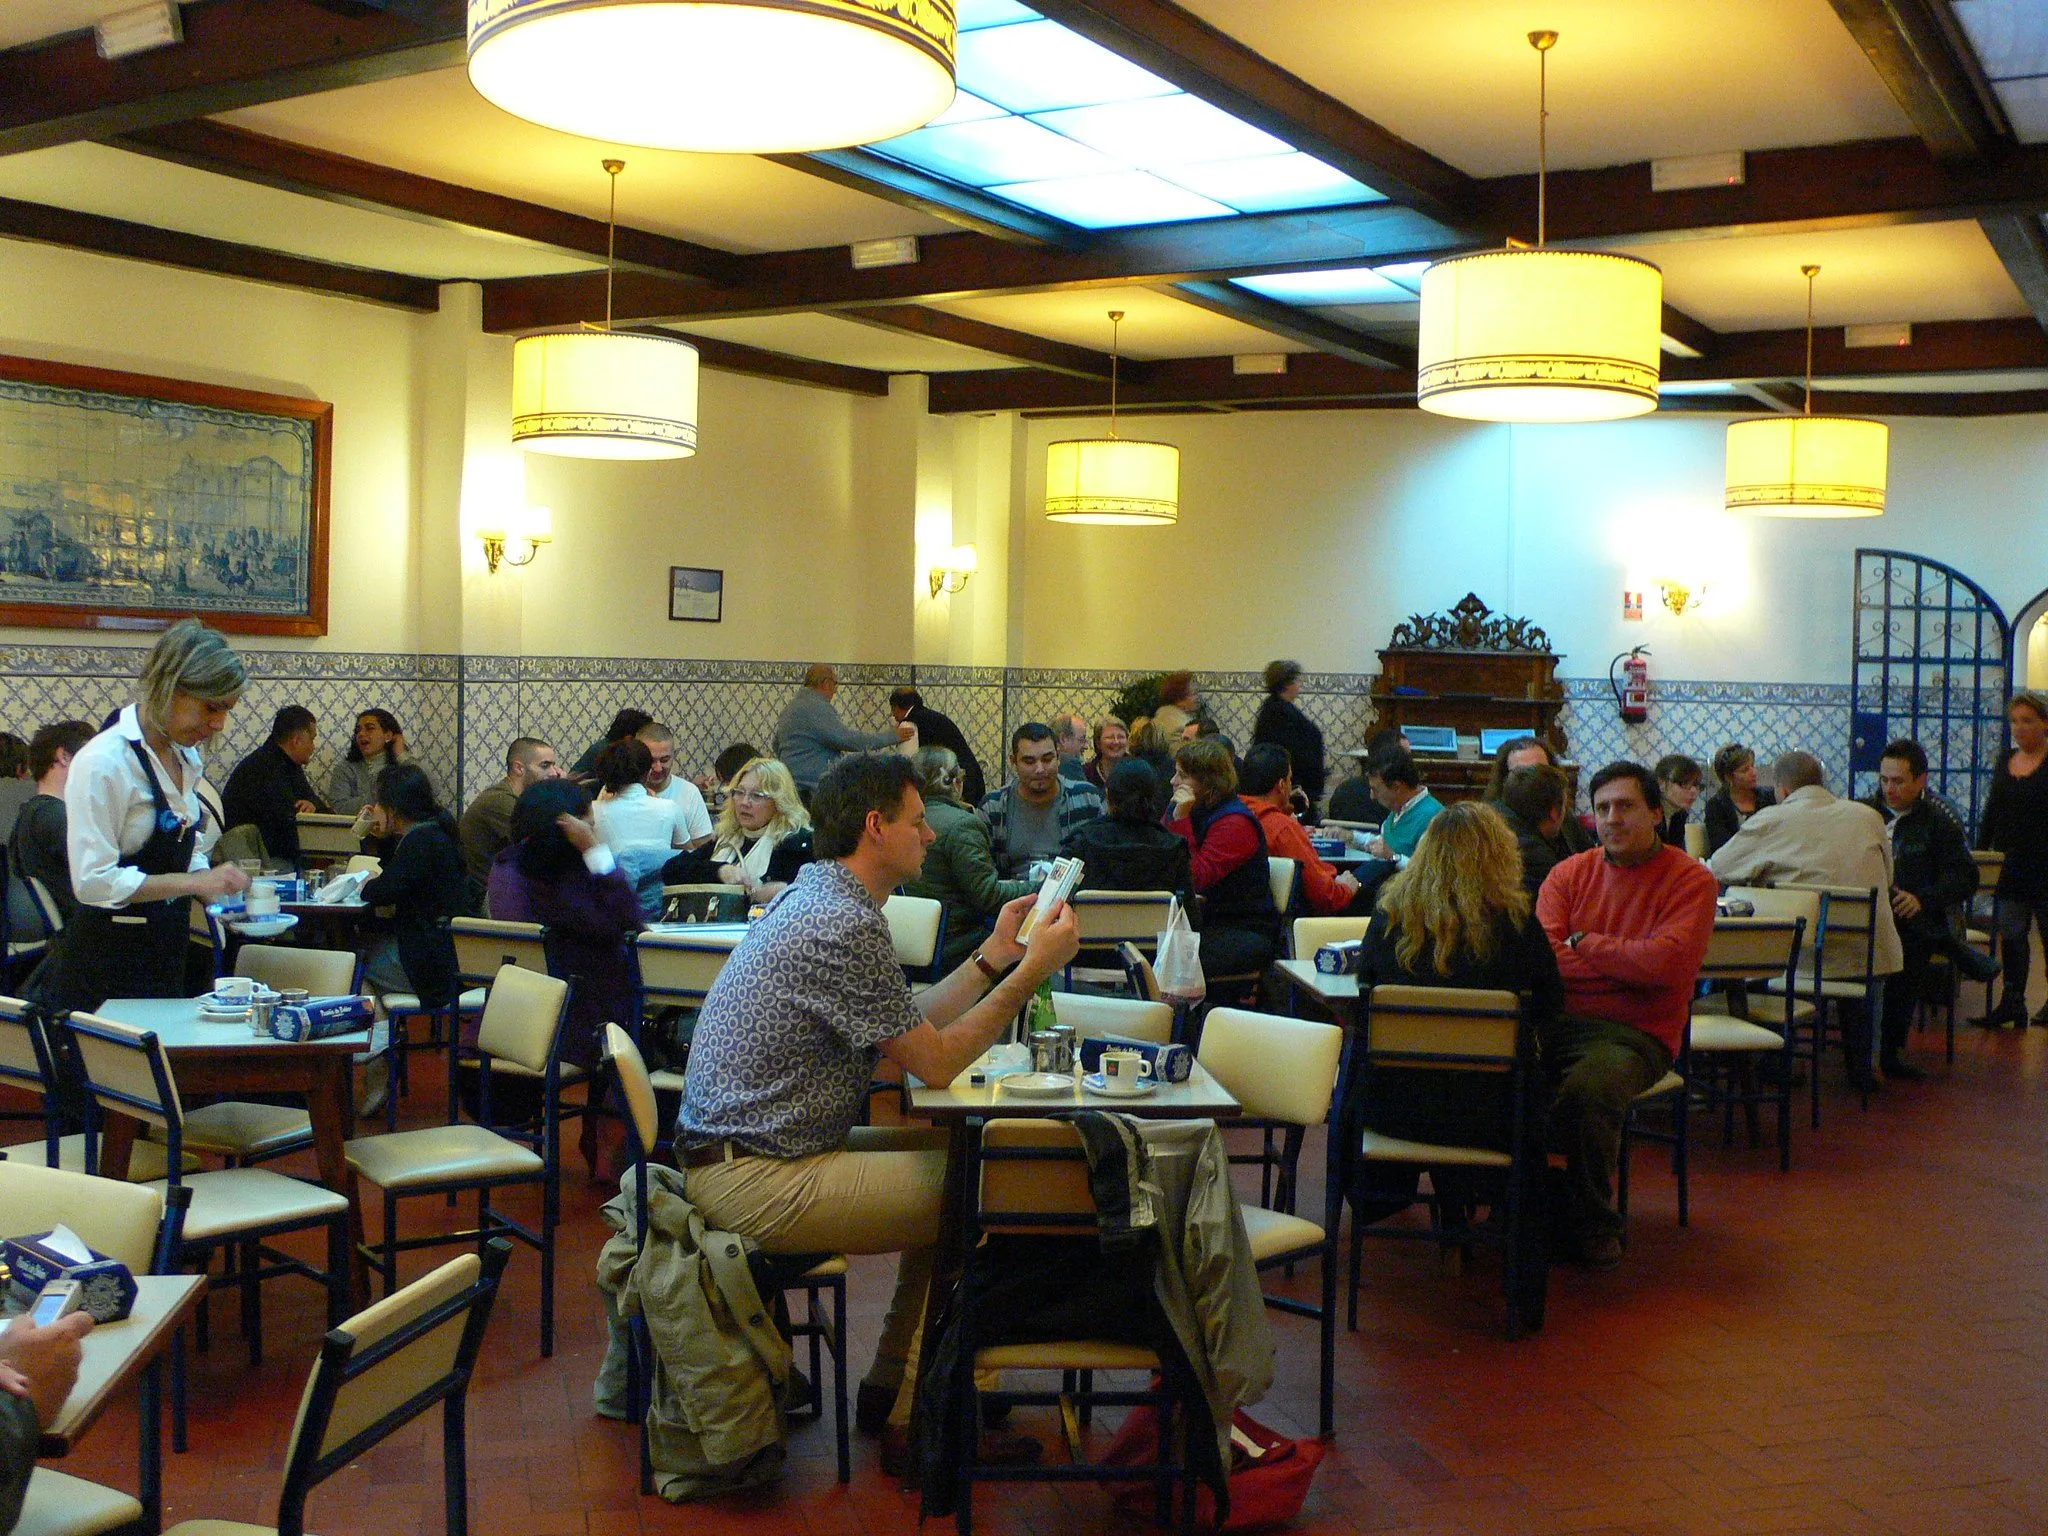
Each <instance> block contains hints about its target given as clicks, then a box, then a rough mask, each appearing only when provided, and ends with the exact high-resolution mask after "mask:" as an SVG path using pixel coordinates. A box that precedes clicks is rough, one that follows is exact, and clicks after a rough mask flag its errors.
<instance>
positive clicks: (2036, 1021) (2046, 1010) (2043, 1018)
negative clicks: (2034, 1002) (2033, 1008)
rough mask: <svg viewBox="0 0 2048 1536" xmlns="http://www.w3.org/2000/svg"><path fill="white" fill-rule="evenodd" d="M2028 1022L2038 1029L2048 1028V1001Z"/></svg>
mask: <svg viewBox="0 0 2048 1536" xmlns="http://www.w3.org/2000/svg"><path fill="white" fill-rule="evenodd" d="M2027 1022H2028V1023H2029V1024H2031V1025H2033V1026H2034V1028H2036V1029H2048V1003H2044V1004H2043V1005H2042V1007H2041V1010H2040V1012H2038V1013H2036V1014H2035V1015H2034V1016H2033V1017H2032V1018H2031V1019H2029V1020H2028V1021H2027Z"/></svg>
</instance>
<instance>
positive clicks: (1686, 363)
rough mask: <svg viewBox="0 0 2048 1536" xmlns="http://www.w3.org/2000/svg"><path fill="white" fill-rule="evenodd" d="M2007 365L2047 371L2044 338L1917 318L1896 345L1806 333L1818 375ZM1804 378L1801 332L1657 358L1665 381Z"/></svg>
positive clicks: (2017, 329)
mask: <svg viewBox="0 0 2048 1536" xmlns="http://www.w3.org/2000/svg"><path fill="white" fill-rule="evenodd" d="M2014 368H2048V333H2044V332H2043V331H2042V329H2041V327H2040V326H2039V325H2037V324H2036V323H2035V322H2034V321H2033V320H2031V319H2027V320H1931V321H1922V322H1919V323H1916V324H1915V325H1914V327H1913V340H1912V342H1911V343H1910V344H1909V345H1907V346H1903V347H1845V346H1844V345H1843V344H1842V328H1841V327H1840V326H1828V327H1825V328H1823V329H1819V330H1816V331H1815V332H1814V333H1813V371H1814V375H1815V376H1816V377H1818V378H1859V377H1875V376H1878V375H1896V374H1909V373H1992V372H2001V371H2004V370H2007V369H2014ZM1805 373H1806V332H1805V331H1804V330H1785V331H1732V332H1724V333H1723V334H1722V336H1721V338H1720V340H1719V341H1718V342H1716V343H1715V345H1714V349H1713V351H1712V352H1710V353H1709V354H1708V355H1707V356H1705V357H1701V358H1685V357H1667V358H1665V359H1664V377H1665V378H1667V379H1672V380H1687V381H1694V380H1720V381H1724V382H1730V383H1743V382H1760V383H1778V382H1781V381H1783V380H1787V379H1798V378H1802V377H1804V376H1805Z"/></svg>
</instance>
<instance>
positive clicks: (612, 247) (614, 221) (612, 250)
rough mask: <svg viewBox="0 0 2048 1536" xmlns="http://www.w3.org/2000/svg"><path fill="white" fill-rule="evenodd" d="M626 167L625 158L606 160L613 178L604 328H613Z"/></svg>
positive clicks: (606, 168) (607, 227)
mask: <svg viewBox="0 0 2048 1536" xmlns="http://www.w3.org/2000/svg"><path fill="white" fill-rule="evenodd" d="M625 168H626V162H625V161H623V160H607V161H605V162H604V173H605V175H607V176H609V177H610V178H611V180H612V204H611V210H610V211H609V212H608V213H607V214H606V215H605V221H604V328H605V329H606V330H610V329H611V328H612V282H613V280H614V279H615V278H616V277H617V276H618V269H619V172H621V171H623V170H624V169H625Z"/></svg>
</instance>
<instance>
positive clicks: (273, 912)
mask: <svg viewBox="0 0 2048 1536" xmlns="http://www.w3.org/2000/svg"><path fill="white" fill-rule="evenodd" d="M243 910H244V911H245V912H247V913H248V914H249V916H251V917H275V916H277V914H278V910H279V899H278V894H277V882H276V881H275V880H256V881H252V882H251V883H250V885H249V894H248V896H247V897H245V898H244V905H243Z"/></svg>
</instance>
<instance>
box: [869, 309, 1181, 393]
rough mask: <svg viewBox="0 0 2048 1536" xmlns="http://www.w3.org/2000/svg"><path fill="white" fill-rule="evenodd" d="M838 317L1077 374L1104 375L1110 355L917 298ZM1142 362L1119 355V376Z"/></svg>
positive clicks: (1137, 370) (1138, 370)
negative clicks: (933, 305)
mask: <svg viewBox="0 0 2048 1536" xmlns="http://www.w3.org/2000/svg"><path fill="white" fill-rule="evenodd" d="M838 317H839V318H840V319H842V320H852V321H855V322H857V323H858V324H861V325H871V326H874V327H875V328H876V329H877V330H883V331H891V332H894V333H896V334H897V335H901V336H922V337H925V338H926V339H928V340H931V341H946V342H951V343H952V344H953V345H955V346H960V347H974V348H976V349H977V350H979V351H982V352H992V353H994V354H995V355H996V356H997V357H1009V358H1015V359H1016V360H1017V361H1018V362H1023V363H1030V364H1031V365H1032V366H1033V367H1036V368H1044V369H1046V370H1047V371H1049V372H1052V373H1065V374H1071V375H1073V376H1074V377H1075V378H1077V379H1095V380H1097V381H1100V380H1103V379H1107V378H1108V377H1109V376H1110V371H1111V369H1110V362H1111V359H1110V355H1109V354H1108V353H1107V352H1097V351H1095V350H1093V349H1092V348H1089V347H1076V346H1071V345H1069V344H1068V343H1066V342H1064V341H1052V340H1048V339H1047V338H1046V337H1043V336H1032V335H1029V334H1027V333H1026V332H1024V331H1013V330H1009V329H1007V328H1006V327H1004V326H1000V325H990V324H989V323H988V322H986V321H984V320H972V319H969V318H968V317H967V316H965V315H956V314H953V313H951V312H950V311H948V310H943V309H929V308H927V307H925V306H924V305H922V304H870V305H868V306H866V307H864V308H861V309H844V310H840V311H838ZM1147 366H1148V365H1147V364H1145V363H1141V362H1135V361H1133V360H1132V359H1130V358H1125V359H1123V361H1122V363H1121V365H1120V370H1119V371H1120V376H1121V377H1122V378H1124V379H1127V380H1128V379H1139V378H1142V377H1144V375H1145V372H1146V369H1147Z"/></svg>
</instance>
